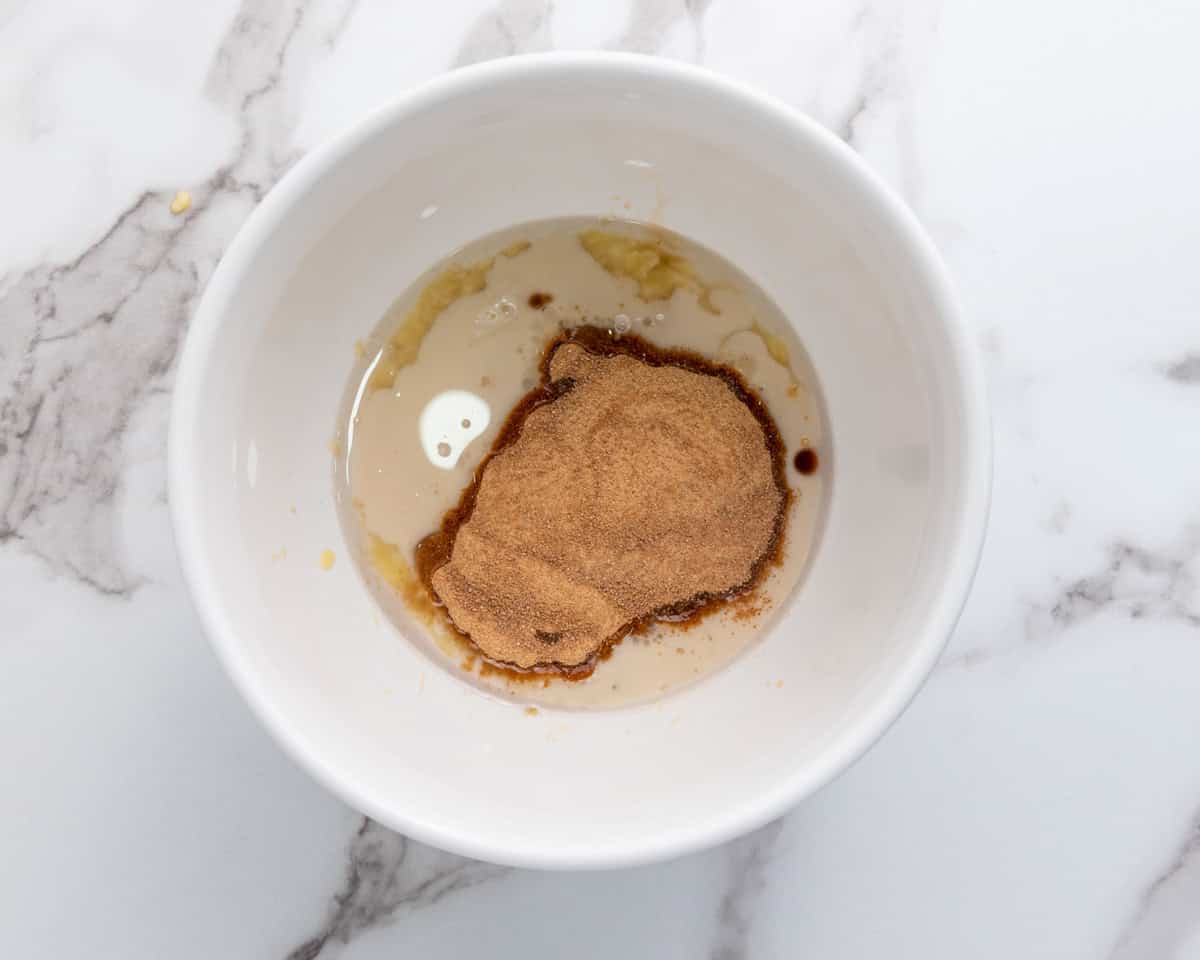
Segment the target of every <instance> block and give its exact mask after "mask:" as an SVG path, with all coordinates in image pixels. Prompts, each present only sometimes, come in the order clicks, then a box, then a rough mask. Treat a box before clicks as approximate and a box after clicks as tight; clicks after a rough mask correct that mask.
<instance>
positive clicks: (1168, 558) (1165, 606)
mask: <svg viewBox="0 0 1200 960" xmlns="http://www.w3.org/2000/svg"><path fill="white" fill-rule="evenodd" d="M1198 554H1200V529H1198V528H1196V527H1189V528H1187V529H1185V530H1184V531H1183V535H1182V536H1181V538H1180V540H1179V542H1178V543H1177V544H1176V545H1174V546H1173V547H1172V548H1170V549H1165V550H1161V549H1160V550H1155V549H1150V548H1147V547H1144V546H1141V545H1139V544H1136V543H1131V542H1129V541H1125V540H1118V541H1116V542H1115V543H1112V544H1110V546H1109V547H1108V550H1107V557H1106V559H1105V562H1104V563H1103V564H1102V565H1101V566H1100V567H1099V569H1097V570H1094V571H1091V572H1089V573H1087V574H1085V575H1084V576H1081V577H1077V578H1075V579H1073V580H1070V581H1068V582H1066V583H1064V584H1063V585H1062V586H1061V587H1060V589H1059V591H1058V592H1057V594H1055V595H1054V596H1053V597H1052V598H1051V599H1050V600H1048V601H1045V602H1042V603H1037V604H1034V605H1033V606H1032V607H1031V609H1030V612H1029V615H1028V617H1027V618H1026V625H1025V631H1026V637H1027V639H1029V640H1041V639H1043V638H1045V637H1046V636H1048V635H1052V634H1056V633H1060V632H1061V631H1063V630H1067V629H1069V628H1070V627H1073V626H1075V624H1077V623H1079V622H1080V621H1082V620H1085V619H1087V618H1089V617H1091V616H1094V615H1095V614H1097V613H1099V612H1100V611H1102V610H1107V609H1110V608H1114V607H1115V608H1118V609H1121V610H1123V611H1124V612H1125V614H1126V615H1127V616H1129V617H1131V618H1132V619H1134V620H1140V619H1142V618H1145V617H1154V618H1157V619H1166V620H1178V621H1181V622H1183V623H1185V624H1187V625H1189V626H1193V627H1200V599H1198V597H1197V591H1196V577H1195V574H1194V573H1193V572H1192V569H1191V567H1192V562H1193V561H1194V560H1195V559H1196V557H1197V555H1198Z"/></svg>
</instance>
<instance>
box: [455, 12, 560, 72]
mask: <svg viewBox="0 0 1200 960" xmlns="http://www.w3.org/2000/svg"><path fill="white" fill-rule="evenodd" d="M552 10H553V7H552V5H551V3H550V2H549V0H502V2H501V3H498V4H497V5H496V6H495V7H494V8H493V9H491V10H489V11H487V12H486V13H484V14H483V15H482V16H480V17H479V19H477V20H476V21H475V22H474V23H473V24H472V25H471V26H470V27H469V28H468V30H467V31H466V34H465V36H464V39H463V42H462V44H461V46H460V47H459V50H458V54H457V56H455V58H454V65H455V66H456V67H465V66H468V65H469V64H472V63H480V62H482V61H484V60H495V59H497V58H499V57H508V56H512V55H513V54H517V53H535V52H537V51H540V50H548V49H549V48H550V15H551V12H552Z"/></svg>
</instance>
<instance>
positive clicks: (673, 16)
mask: <svg viewBox="0 0 1200 960" xmlns="http://www.w3.org/2000/svg"><path fill="white" fill-rule="evenodd" d="M710 5H711V0H634V3H633V5H632V6H631V7H630V10H629V16H628V18H627V19H626V21H625V27H624V29H622V31H621V33H620V34H619V35H618V36H617V38H616V39H615V40H614V41H613V42H612V44H610V46H611V48H612V49H614V50H627V51H629V52H631V53H658V52H659V51H660V50H661V49H662V47H663V43H664V40H665V39H666V35H667V31H669V30H670V29H671V28H672V27H674V26H675V25H676V24H677V23H679V22H681V21H683V22H686V23H687V24H688V25H689V26H690V28H691V31H692V56H691V59H692V60H694V61H697V62H699V61H701V60H703V59H704V31H703V22H704V14H705V13H706V12H707V10H708V8H709V6H710Z"/></svg>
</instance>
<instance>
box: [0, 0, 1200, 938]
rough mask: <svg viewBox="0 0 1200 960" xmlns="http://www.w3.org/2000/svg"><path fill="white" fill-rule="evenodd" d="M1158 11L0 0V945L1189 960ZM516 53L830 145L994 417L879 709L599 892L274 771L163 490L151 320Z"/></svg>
mask: <svg viewBox="0 0 1200 960" xmlns="http://www.w3.org/2000/svg"><path fill="white" fill-rule="evenodd" d="M1197 35H1200V5H1198V4H1197V3H1195V2H1194V0H1146V2H1138V0H1087V2H1085V0H1049V2H1046V0H1009V2H1005V3H996V2H991V0H864V2H860V3H847V2H844V0H802V2H787V3H785V2H782V0H777V2H774V3H773V2H770V0H603V2H601V0H440V2H438V3H436V4H416V3H415V2H409V3H397V2H393V3H387V2H385V0H207V2H204V3H194V2H193V3H185V2H182V0H108V2H106V3H103V4H99V3H89V2H86V0H0V211H3V223H4V229H3V230H0V721H2V722H0V769H2V770H3V781H2V783H3V789H2V790H0V864H2V866H0V942H2V943H3V953H4V955H5V956H11V957H20V958H41V957H53V958H64V957H85V956H86V957H114V958H115V957H119V958H141V957H154V958H159V957H181V958H190V957H196V958H201V957H203V958H210V957H222V958H241V957H247V958H249V957H254V958H257V957H275V958H279V960H283V958H293V960H298V958H304V960H312V958H315V957H322V958H329V957H335V956H339V957H344V958H353V960H360V958H361V960H366V958H375V957H396V956H423V957H434V958H441V957H461V956H468V955H486V956H491V957H501V958H506V957H513V958H516V957H520V958H522V960H527V958H530V957H562V956H572V957H584V958H593V957H594V958H611V957H653V958H672V957H681V958H683V957H686V958H692V957H713V958H722V960H732V958H741V957H752V958H776V957H778V958H791V957H797V956H808V957H821V958H826V957H850V958H867V957H871V958H873V957H882V956H888V957H906V958H907V957H911V958H923V960H927V958H956V960H957V958H962V957H982V958H1012V957H1022V958H1042V957H1046V958H1102V957H1111V958H1113V960H1133V958H1173V960H1195V958H1200V586H1198V584H1200V559H1198V557H1200V268H1198V266H1197V255H1198V252H1200V189H1197V184H1196V175H1197V171H1200V127H1198V126H1197V124H1196V118H1197V116H1198V115H1200V68H1198V67H1197V66H1196V64H1197V60H1196V58H1195V52H1194V47H1195V38H1196V36H1197ZM556 47H567V48H569V47H607V48H623V49H633V50H639V51H644V52H647V53H655V54H659V55H663V56H671V57H679V58H683V59H687V60H695V61H700V62H703V63H705V64H707V65H709V66H711V67H713V68H715V69H717V70H720V71H723V72H726V73H729V74H732V75H736V76H738V77H741V78H743V79H746V80H749V81H752V82H754V83H757V84H760V85H762V86H764V87H766V88H767V89H769V90H771V91H773V92H774V93H775V94H777V95H779V96H781V97H783V98H784V99H786V100H788V101H789V102H791V103H793V104H795V105H796V106H798V107H800V108H802V109H804V110H806V111H808V112H810V113H812V114H813V115H815V116H816V117H817V118H818V119H820V120H821V121H822V122H824V123H826V124H828V125H829V126H830V127H831V128H832V129H834V130H836V131H837V132H838V133H839V134H840V135H841V136H843V137H845V138H846V139H847V140H849V142H850V143H851V144H852V145H853V146H854V147H855V148H856V149H858V150H859V151H860V152H861V153H862V154H863V155H864V156H865V157H866V159H867V160H868V161H869V162H870V163H871V164H872V165H873V166H874V167H875V168H876V169H878V170H879V171H880V172H881V173H882V174H883V175H884V176H885V177H886V178H887V179H888V180H889V181H890V182H891V183H892V184H894V185H895V187H896V188H897V189H898V190H900V191H901V192H902V194H903V195H904V197H905V198H906V199H907V200H908V202H909V203H910V204H911V205H912V206H913V207H914V209H915V210H916V211H917V212H918V214H919V216H920V217H921V218H922V220H923V221H924V222H925V223H926V225H927V226H928V228H929V230H930V231H931V232H932V234H933V236H934V238H935V240H936V241H937V243H938V244H939V245H940V247H941V249H942V250H943V252H944V254H945V256H946V258H947V260H948V262H949V264H950V266H951V268H952V270H953V272H954V274H955V275H956V277H957V279H958V282H959V285H960V288H961V293H962V297H963V301H964V303H965V306H966V307H967V309H968V310H969V313H970V316H971V318H972V320H973V322H974V324H975V327H976V329H977V331H978V336H979V339H980V342H981V343H982V345H983V347H984V349H985V352H986V358H987V364H988V369H989V373H990V378H991V389H992V399H993V404H994V415H995V438H996V483H995V503H994V512H993V520H992V526H991V531H990V534H989V538H988V543H987V547H986V551H985V554H984V559H983V564H982V567H981V570H980V575H979V579H978V581H977V583H976V587H975V590H974V594H973V596H972V598H971V601H970V603H969V605H968V607H967V610H966V612H965V614H964V617H963V620H962V623H961V625H960V627H959V629H958V631H957V633H956V635H955V636H954V638H953V640H952V642H951V644H950V648H949V650H948V652H947V654H946V656H945V658H944V660H943V662H942V664H941V665H940V667H939V669H938V670H937V672H936V673H935V675H934V676H933V678H932V679H931V680H930V682H929V684H928V685H927V686H926V687H925V689H924V691H923V692H922V693H921V695H920V696H919V697H918V699H917V701H916V702H915V704H914V705H913V707H912V708H911V709H910V710H909V711H908V712H907V713H906V714H905V716H904V717H903V718H902V719H901V720H900V722H899V723H898V724H897V725H896V726H895V727H894V728H893V730H892V731H891V732H890V733H889V734H888V735H887V736H886V737H885V738H884V739H883V740H882V741H881V742H880V743H879V744H878V746H877V747H876V748H875V749H874V750H873V751H872V752H871V753H870V754H869V755H868V756H867V757H866V758H865V759H864V760H863V761H862V762H860V763H859V764H858V765H857V766H855V767H854V768H853V769H852V770H851V771H850V772H849V773H848V774H847V775H845V776H844V777H842V778H841V779H839V780H838V781H836V782H835V783H834V784H833V785H831V786H830V787H828V788H827V789H825V790H824V791H823V792H821V793H820V794H819V795H818V796H816V797H814V798H812V799H811V800H810V801H808V802H807V803H805V804H804V805H803V806H801V807H800V808H799V809H797V810H796V811H795V812H793V813H792V814H791V815H789V816H788V817H786V818H785V819H784V820H783V821H781V822H779V823H777V824H773V825H772V826H770V827H768V828H766V829H764V830H762V831H760V832H759V833H758V834H756V835H754V836H751V837H749V838H746V839H744V840H742V841H739V842H737V843H734V844H731V845H729V846H727V847H725V848H721V849H716V850H712V851H709V852H707V853H704V854H700V855H697V856H694V857H691V858H688V859H685V860H682V861H678V862H675V863H670V864H665V865H660V866H654V867H647V868H642V869H638V870H633V871H622V872H615V873H606V874H575V875H551V874H539V873H533V872H520V871H509V870H504V869H501V868H495V867H490V866H487V865H482V864H475V863H470V862H467V861H462V860H459V859H457V858H455V857H451V856H449V855H445V854H441V853H439V852H436V851H433V850H430V849H428V848H424V847H421V846H419V845H417V844H413V843H408V842H406V841H405V840H404V839H402V838H400V837H398V836H396V835H393V834H389V833H387V832H386V831H384V830H382V829H380V828H379V827H377V826H375V825H374V824H372V823H370V822H364V820H363V818H362V817H361V816H359V815H357V814H355V813H354V812H353V811H351V810H348V809H346V808H345V807H344V806H342V805H341V804H340V803H339V802H337V801H336V800H334V799H333V798H332V797H330V796H329V795H328V794H326V793H325V792H324V791H323V790H322V789H321V788H320V787H318V786H317V785H316V784H315V783H313V782H311V781H310V780H309V779H308V778H307V777H306V776H304V775H303V774H301V773H300V772H299V771H298V770H296V769H295V768H294V767H293V766H292V765H291V764H290V763H289V762H288V761H287V760H286V759H285V758H284V757H283V755H282V754H281V753H280V752H279V750H277V749H276V747H275V746H274V745H273V744H272V743H271V742H270V741H268V739H267V737H266V735H265V734H264V732H263V731H262V730H261V729H260V728H259V726H258V725H257V723H256V722H255V721H254V720H253V718H252V717H251V716H250V715H249V713H248V712H247V710H246V708H245V707H244V706H243V705H242V704H241V702H240V701H239V700H238V698H237V696H236V695H235V693H234V691H233V689H232V688H231V686H230V684H229V683H228V682H227V680H226V679H225V677H224V675H223V674H222V673H221V672H220V670H219V669H218V667H217V665H216V663H215V661H214V659H213V657H212V655H211V654H210V652H209V650H208V648H207V646H206V644H205V641H204V639H203V637H202V636H201V634H200V631H199V628H198V625H197V622H196V618H195V616H194V615H193V613H192V611H191V609H190V608H189V604H188V600H187V597H186V595H185V592H184V589H183V587H182V584H181V582H180V576H179V572H178V570H177V567H176V563H175V559H174V553H173V548H172V544H171V537H170V532H169V528H168V522H167V514H166V506H165V484H164V465H163V451H164V436H165V428H166V414H167V406H168V399H169V395H170V389H171V382H172V376H173V365H174V362H175V357H176V354H177V351H178V348H179V344H180V339H181V336H182V334H183V333H184V331H185V329H186V326H187V322H188V317H189V315H190V312H191V310H192V308H193V306H194V304H195V302H196V298H197V296H198V294H199V292H200V291H201V290H202V288H203V285H204V282H205V280H206V278H207V277H208V275H209V273H210V272H211V270H212V268H213V266H214V264H215V262H216V260H217V258H218V256H219V255H220V253H221V251H222V249H223V248H224V246H225V245H226V244H227V243H228V241H229V239H230V238H231V236H232V235H233V234H234V232H235V231H236V230H237V228H238V225H239V224H240V223H241V222H242V220H243V219H244V218H245V217H246V215H247V214H248V213H249V212H250V210H251V209H252V208H253V206H254V204H255V203H256V202H257V201H258V199H259V198H260V197H261V196H262V195H263V193H264V191H265V190H267V189H268V188H269V187H270V185H271V184H272V183H273V182H274V181H275V180H276V179H277V178H278V177H279V176H280V174H281V173H282V172H283V171H284V170H285V169H286V168H287V167H288V165H289V164H290V163H291V162H293V161H294V160H295V159H296V157H298V156H299V155H301V154H302V153H303V152H304V151H305V150H306V149H307V148H309V147H311V146H312V145H313V144H315V143H317V142H318V141H320V140H321V139H322V138H324V137H326V136H327V135H329V134H331V133H332V132H334V131H336V130H337V129H338V128H340V127H341V126H343V125H344V124H345V123H347V122H349V121H350V120H352V119H354V118H355V117H356V116H357V115H359V114H361V113H362V112H363V111H364V110H366V109H367V108H368V107H370V106H371V105H373V104H375V103H378V102H379V101H381V100H383V99H384V98H386V97H388V96H389V95H390V94H391V93H393V92H395V91H397V90H400V89H402V88H404V87H405V86H407V85H409V84H412V83H414V82H417V81H419V80H421V79H422V78H425V77H428V76H431V75H433V74H435V73H437V72H439V71H442V70H445V69H447V68H450V67H452V66H454V65H456V64H462V63H467V62H472V61H476V60H480V59H486V58H489V57H495V56H501V55H505V54H509V53H512V52H519V51H533V50H541V49H547V48H556ZM181 188H182V189H189V190H190V191H191V192H192V193H193V195H194V198H195V204H194V206H193V208H192V210H191V211H190V212H189V213H188V214H187V215H185V216H182V217H174V216H172V215H171V214H170V213H169V211H168V204H169V202H170V199H171V197H172V195H173V194H174V192H175V191H176V190H177V189H181Z"/></svg>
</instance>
